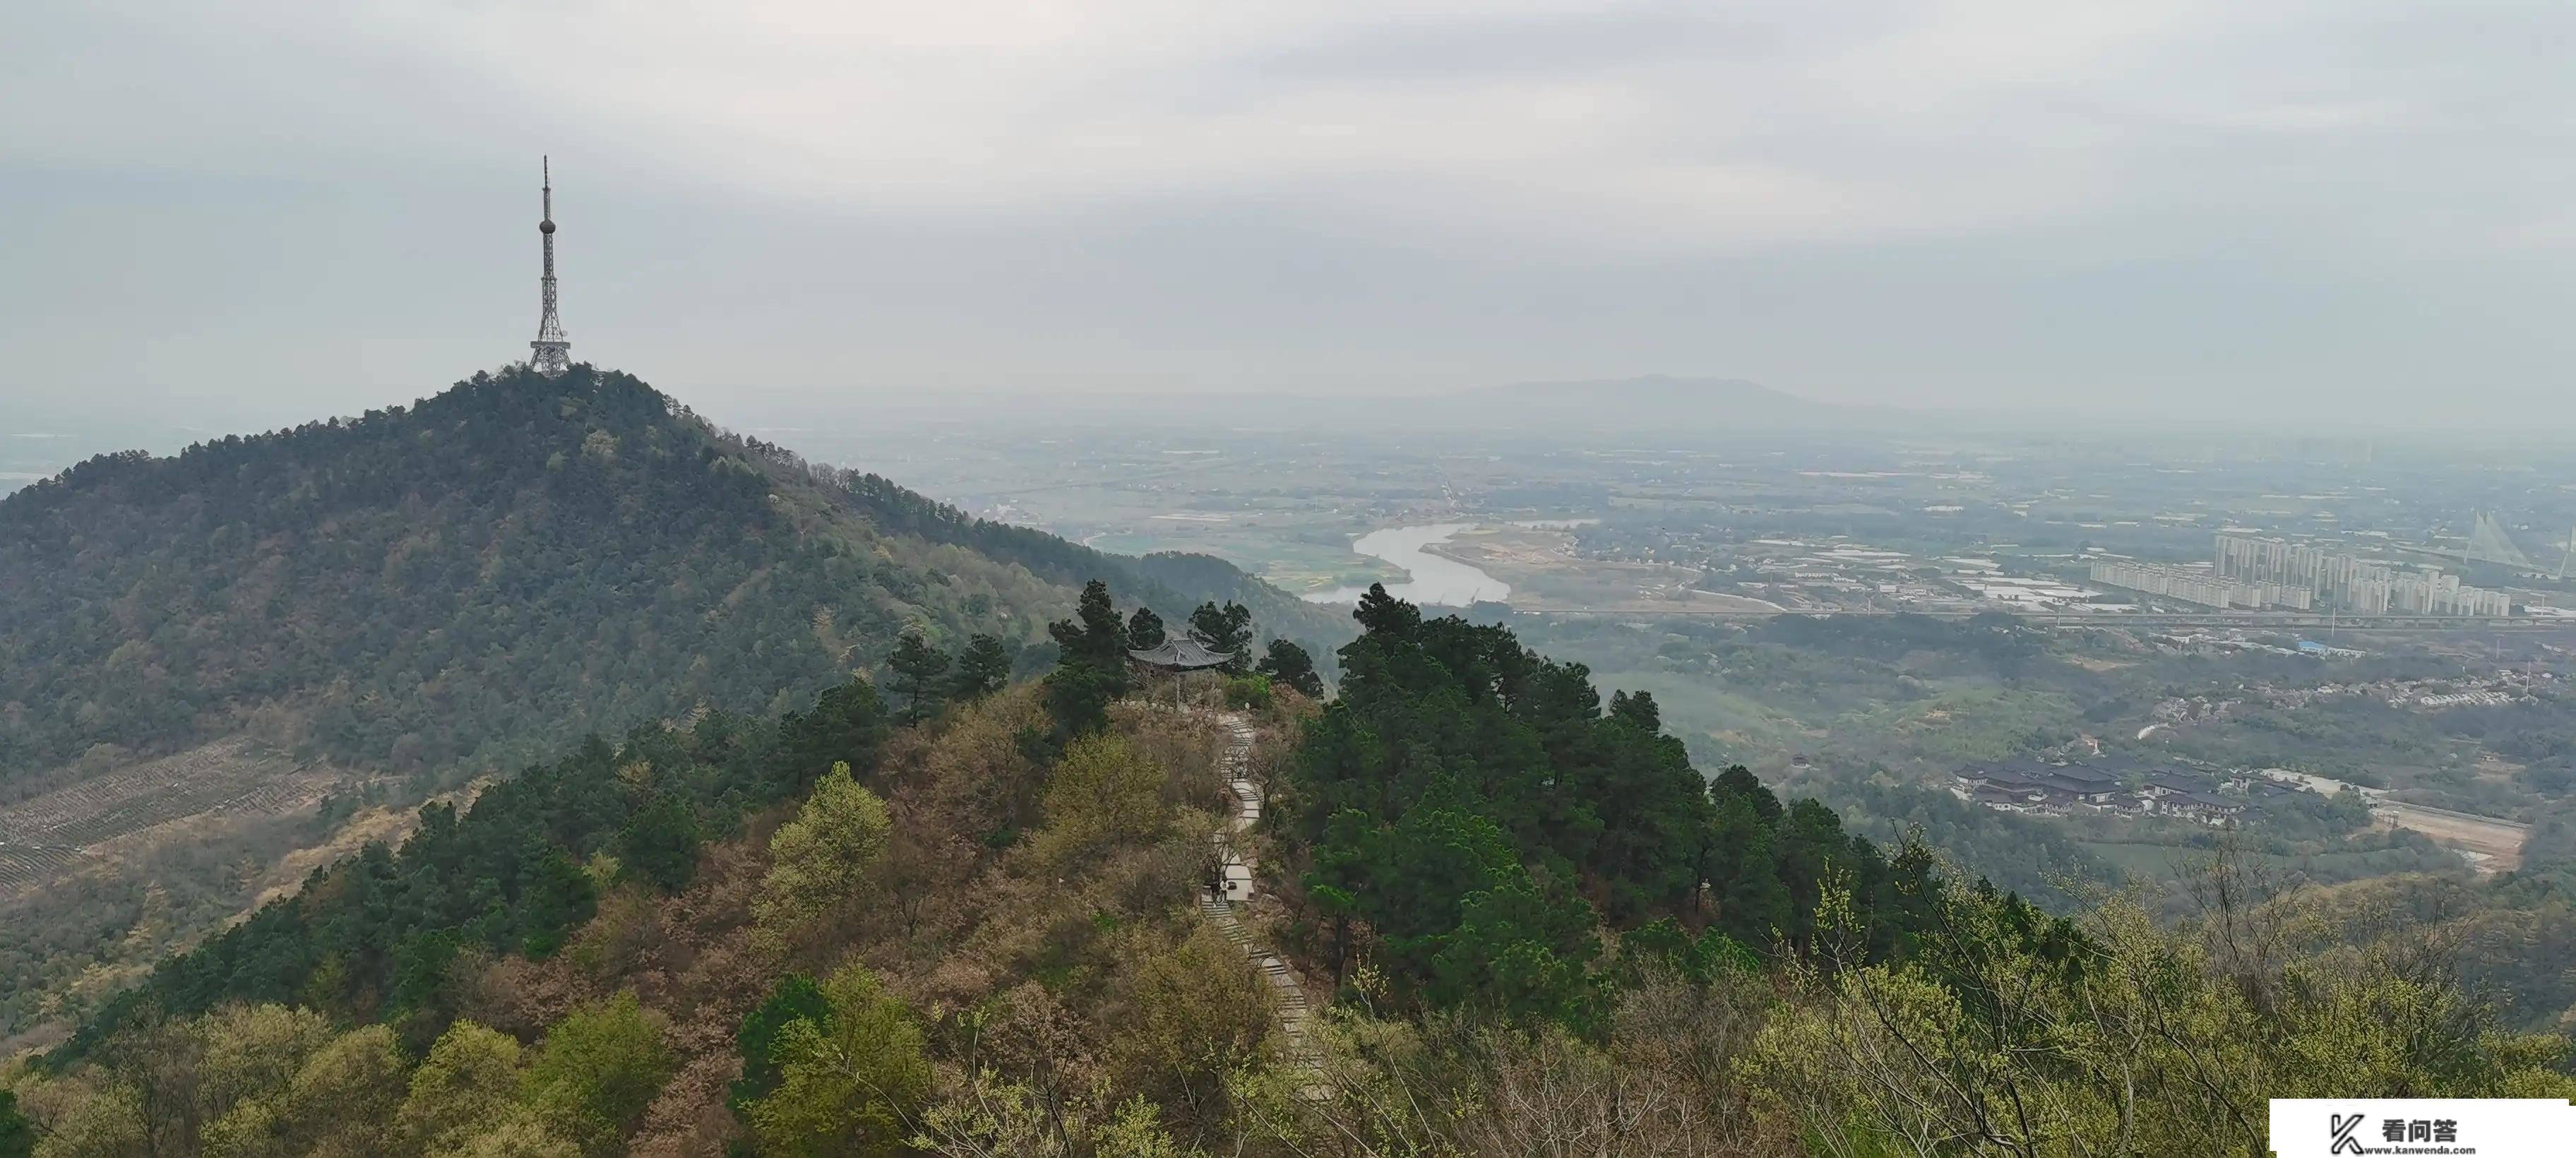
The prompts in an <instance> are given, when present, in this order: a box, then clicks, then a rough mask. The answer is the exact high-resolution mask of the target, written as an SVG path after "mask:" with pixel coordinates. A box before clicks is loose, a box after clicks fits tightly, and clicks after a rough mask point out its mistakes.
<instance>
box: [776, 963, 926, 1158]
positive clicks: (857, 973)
mask: <svg viewBox="0 0 2576 1158" xmlns="http://www.w3.org/2000/svg"><path fill="white" fill-rule="evenodd" d="M822 991H823V1000H824V1003H825V1005H826V1006H828V1008H829V1012H828V1015H827V1016H825V1017H822V1018H796V1019H793V1020H790V1021H788V1022H787V1024H786V1027H785V1029H784V1031H783V1032H782V1033H781V1034H780V1035H779V1037H778V1040H777V1042H776V1043H775V1044H774V1045H773V1046H772V1047H771V1056H772V1057H773V1058H774V1059H776V1061H777V1063H778V1066H779V1071H780V1078H779V1084H778V1087H777V1089H776V1091H775V1092H773V1093H771V1094H770V1095H769V1096H767V1097H764V1098H761V1099H760V1100H758V1101H756V1102H754V1103H752V1105H751V1109H750V1119H751V1127H752V1132H753V1134H754V1135H756V1136H757V1137H758V1138H759V1140H760V1144H761V1152H762V1153H764V1154H779V1155H817V1156H819V1155H844V1154H846V1155H891V1154H898V1153H902V1152H903V1151H904V1149H905V1144H906V1141H907V1140H908V1139H909V1137H910V1131H909V1130H908V1129H907V1128H906V1122H907V1121H908V1119H909V1118H910V1116H911V1115H912V1113H913V1111H914V1110H915V1108H916V1107H917V1106H919V1105H920V1103H921V1102H922V1100H923V1099H924V1098H925V1097H926V1096H927V1095H928V1094H929V1092H930V1063H929V1061H928V1060H926V1058H925V1057H924V1056H923V1041H922V1034H921V1027H920V1026H919V1025H918V1024H916V1023H915V1022H914V1020H913V1017H912V1011H911V1010H910V1009H908V1008H906V1007H905V1005H904V1003H903V1002H902V1001H901V1000H900V999H898V998H896V997H894V996H893V995H892V994H889V993H887V992H886V991H885V988H884V986H882V985H881V984H879V983H878V981H877V979H876V975H875V974H872V973H870V972H868V970H867V968H866V967H865V966H861V965H846V966H843V967H841V968H840V969H839V970H837V971H835V972H834V973H833V974H832V975H831V976H830V977H829V978H827V979H825V980H824V982H823V985H822Z"/></svg>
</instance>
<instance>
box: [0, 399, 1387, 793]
mask: <svg viewBox="0 0 2576 1158" xmlns="http://www.w3.org/2000/svg"><path fill="white" fill-rule="evenodd" d="M0 575H5V576H6V577H7V582H6V583H0V782H5V780H6V779H7V778H8V777H11V776H14V775H18V774H21V773H24V772H27V771H30V770H34V769H39V768H44V767H48V766H52V765H56V764H60V763H62V762H64V761H67V760H70V759H72V758H73V757H76V756H79V755H81V754H82V753H84V752H85V751H88V750H90V749H92V748H93V747H94V746H96V745H102V744H104V745H115V746H118V747H119V748H122V749H127V750H137V751H147V752H148V751H152V750H159V749H168V748H174V747H179V746H184V745H186V744H189V743H191V742H195V741H198V740H201V739H206V738H211V737H217V736H223V735H229V734H235V733H243V732H248V733H251V734H253V735H255V736H257V737H259V738H262V739H265V740H268V741H270V742H272V743H274V744H275V745H277V746H279V747H283V748H291V749H293V750H295V751H298V752H300V753H303V754H305V755H308V756H319V757H326V758H331V759H335V760H338V761H342V762H346V763H350V764H355V765H360V766H363V767H367V768H371V769H391V770H394V771H416V770H422V769H456V770H472V769H480V768H486V767H493V766H496V765H503V764H506V763H508V762H510V761H513V760H516V759H519V758H522V757H529V756H534V755H536V754H540V753H543V752H546V751H549V750H554V749H557V748H560V746H561V745H563V744H565V743H567V742H569V741H571V740H572V739H574V738H576V737H578V736H580V735H582V734H583V733H585V732H589V731H595V730H604V731H610V732H616V731H622V730H624V729H625V728H626V727H629V726H631V725H633V724H635V723H637V722H639V721H643V720H647V719H653V718H658V717H663V716H670V715H676V714H680V713H684V712H687V711H690V710H692V709H693V708H697V707H701V706H705V707H721V708H737V709H751V710H758V709H764V708H768V709H773V710H774V709H775V708H776V707H778V706H780V705H783V704H786V703H791V702H793V701H794V700H795V699H797V698H801V697H802V696H805V695H808V694H810V693H811V692H812V690H813V689H815V688H817V687H820V686H823V685H825V684H828V683H830V682H832V681H833V680H835V679H838V678H840V677H842V676H844V675H846V674H847V673H848V672H849V671H850V670H851V669H853V668H864V667H871V666H873V665H875V664H876V663H877V662H878V661H879V660H880V659H881V657H883V656H884V654H885V653H886V650H887V648H888V646H889V645H890V644H891V643H892V642H893V640H894V639H895V637H896V636H897V635H898V634H899V633H900V632H901V631H902V630H903V629H905V628H906V627H907V626H911V627H918V628H920V629H921V630H922V631H924V632H925V633H926V634H928V635H929V636H930V637H931V638H932V639H933V641H934V642H938V641H943V640H944V641H947V642H949V643H951V644H952V646H953V644H955V643H962V642H963V641H964V640H965V638H966V637H967V636H968V635H969V634H970V633H989V634H992V635H995V636H998V637H999V638H1001V639H1002V640H1003V641H1004V642H1005V643H1006V644H1007V645H1009V646H1011V647H1012V648H1014V649H1027V648H1030V647H1033V646H1038V645H1041V644H1042V641H1043V640H1044V636H1043V634H1042V632H1041V631H1040V625H1041V624H1042V623H1043V622H1044V621H1045V619H1046V618H1048V617H1049V616H1050V615H1054V614H1059V613H1061V611H1062V610H1063V609H1064V608H1065V607H1067V606H1069V605H1070V603H1071V594H1072V587H1073V586H1077V585H1078V584H1079V582H1080V581H1081V580H1082V579H1084V578H1089V577H1093V576H1099V577H1104V578H1107V579H1108V580H1109V582H1110V583H1111V585H1112V586H1113V587H1114V588H1116V589H1117V590H1118V592H1119V594H1120V595H1121V597H1124V598H1131V599H1135V600H1139V601H1142V602H1145V603H1148V604H1151V605H1153V606H1155V607H1156V608H1157V609H1158V610H1160V611H1161V612H1162V613H1164V614H1165V615H1167V616H1175V617H1177V616H1184V615H1186V614H1187V612H1188V611H1189V610H1190V609H1191V607H1192V606H1194V605H1196V604H1197V603H1199V602H1202V601H1206V600H1215V601H1218V602H1220V603H1222V602H1226V601H1240V602H1244V603H1246V604H1247V605H1249V606H1250V607H1251V608H1252V609H1253V611H1254V612H1255V614H1256V616H1257V617H1258V618H1259V620H1260V621H1261V622H1262V623H1264V624H1266V625H1269V626H1270V627H1271V628H1272V629H1274V630H1276V631H1278V632H1280V633H1282V634H1287V635H1291V636H1302V637H1304V638H1306V639H1308V640H1309V641H1310V642H1314V643H1319V644H1322V645H1324V646H1322V647H1319V648H1316V649H1315V650H1317V651H1318V652H1319V653H1327V654H1328V653H1329V650H1330V647H1331V646H1332V645H1333V644H1336V643H1338V642H1340V639H1341V638H1347V635H1348V632H1347V628H1346V626H1345V625H1343V624H1342V623H1340V622H1339V621H1338V619H1339V617H1338V616H1336V615H1333V614H1331V613H1328V612H1325V611H1322V610H1320V609H1310V608H1308V607H1306V606H1305V605H1303V604H1301V603H1299V602H1298V601H1296V600H1295V599H1293V598H1291V597H1289V596H1287V595H1285V594H1284V593H1281V592H1278V591H1277V590H1275V589H1272V588H1269V587H1267V586H1266V585H1264V584H1261V583H1259V582H1258V581H1257V580H1253V579H1251V578H1249V577H1247V576H1245V575H1243V574H1242V573H1241V572H1239V571H1236V570H1235V569H1234V568H1232V567H1231V566H1228V565H1226V564H1224V563H1222V562H1219V561H1216V560H1212V559H1203V558H1194V557H1190V558H1184V557H1172V558H1151V559H1144V560H1134V559H1123V558H1117V557H1111V556H1106V555H1103V554H1101V553H1099V552H1096V551H1091V550H1089V549H1087V548H1083V547H1080V546H1077V545H1075V544H1072V543H1068V542H1065V541H1063V540H1061V539H1058V538H1055V537H1053V536H1050V535H1046V534H1043V533H1040V532H1035V531H1028V530H1023V529H1019V528H1013V527H1007V526H1001V525H997V524H992V523H987V522H983V521H980V520H976V519H972V518H969V517H967V516H965V515H963V514H961V513H960V512H958V511H956V510H954V509H951V508H948V507H945V506H943V505H941V504H938V503H935V502H932V501H930V500H928V499H926V498H924V497H922V496H920V495H918V494H914V493H912V492H910V491H906V490H904V489H902V488H901V487H899V486H896V485H894V484H893V483H891V482H888V481H886V480H884V479H881V478H877V477H874V476H870V475H852V474H845V473H842V472H838V471H833V470H830V469H826V468H817V467H812V466H809V465H808V464H806V463H804V462H803V461H801V460H800V459H798V458H796V457H795V456H794V455H792V454H790V453H788V452H786V451H784V450H782V449H780V448H777V447H773V446H768V445H764V444H762V443H760V442H758V441H756V440H746V439H739V438H735V437H732V436H729V435H726V434H724V433H722V432H720V431H718V430H717V429H715V428H714V427H712V426H711V425H709V424H708V423H707V422H705V421H703V420H701V419H699V418H698V417H696V416H695V415H693V414H692V413H690V412H689V411H688V410H687V409H686V408H685V407H683V406H680V405H678V404H677V403H676V402H674V400H672V399H671V398H669V397H667V396H665V395H663V394H661V393H660V392H658V391H655V390H654V389H652V388H651V387H649V386H647V385H645V384H644V383H643V382H642V381H639V380H637V379H636V378H634V377H632V376H629V375H626V374H622V373H617V372H614V371H605V370H596V369H593V368H591V367H588V366H580V367H575V368H574V369H573V371H572V372H571V373H569V374H567V375H565V376H563V377H561V378H559V379H547V378H543V377H539V376H536V375H533V374H530V373H528V372H526V371H524V370H511V371H506V372H503V373H501V374H498V375H490V374H478V375H476V376H475V377H474V378H473V379H471V380H469V381H466V382H462V383H459V384H457V385H456V387H455V388H453V389H451V390H449V391H447V392H445V393H443V394H440V395H438V396H436V397H434V398H430V399H428V400H425V401H423V402H421V403H420V404H418V405H416V406H413V407H409V408H403V407H396V408H393V409H389V410H380V411H370V412H368V413H367V414H365V415H363V416H361V417H359V418H355V419H347V420H343V419H333V420H331V421H328V422H317V423H311V424H308V425H305V426H302V427H299V428H296V429H293V430H287V431H279V432H276V433H273V434H266V435H259V436H253V437H231V438H224V439H221V440H217V441H212V442H208V443H205V444H202V445H199V446H194V447H191V448H189V449H188V450H187V451H186V452H184V453H182V454H180V455H178V456H177V457H175V458H153V457H149V456H145V455H142V454H140V453H132V454H122V455H110V456H103V457H100V458H96V459H93V460H91V461H89V462H86V463H83V464H81V465H79V466H77V467H74V468H72V469H71V470H69V471H66V472H65V473H64V474H63V475H61V476H60V477H58V478H56V479H52V480H49V481H46V482H43V483H39V484H37V485H34V486H31V487H28V488H26V489H24V490H22V491H20V492H18V493H16V494H13V495H11V496H9V497H8V498H7V499H6V500H0Z"/></svg>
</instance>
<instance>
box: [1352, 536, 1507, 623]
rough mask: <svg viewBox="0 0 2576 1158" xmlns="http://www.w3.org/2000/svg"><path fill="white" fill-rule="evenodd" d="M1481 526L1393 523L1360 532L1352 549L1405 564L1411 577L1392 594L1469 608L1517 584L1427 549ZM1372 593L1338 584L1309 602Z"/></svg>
mask: <svg viewBox="0 0 2576 1158" xmlns="http://www.w3.org/2000/svg"><path fill="white" fill-rule="evenodd" d="M1475 525H1476V524H1474V523H1436V524H1433V525H1431V526H1427V527H1388V528H1386V529H1384V530H1378V531H1371V532H1369V533H1368V534H1365V535H1362V536H1360V537H1359V538H1358V539H1357V540H1354V541H1353V542H1352V543H1351V549H1352V550H1354V551H1357V552H1359V553H1360V554H1363V555H1366V556H1368V557H1370V558H1372V559H1384V560H1386V561H1387V562H1389V563H1393V564H1395V565H1396V566H1398V567H1401V568H1404V573H1405V581H1404V582H1402V583H1390V584H1387V587H1386V593H1387V594H1389V595H1392V596H1395V597H1396V598H1398V599H1402V600H1405V601H1407V602H1411V603H1416V604H1426V605H1427V604H1438V605H1440V606H1443V607H1465V606H1467V605H1468V604H1470V603H1473V602H1475V601H1477V600H1479V599H1484V600H1491V601H1493V602H1497V603H1499V602H1501V601H1502V600H1503V599H1504V598H1505V597H1507V596H1509V595H1510V594H1511V593H1512V585H1511V584H1509V583H1505V582H1503V581H1502V580H1500V579H1496V578H1494V577H1493V576H1491V575H1488V574H1485V573H1484V572H1483V571H1481V570H1479V569H1477V568H1475V567H1471V566H1468V565H1467V564H1465V563H1461V562H1459V561H1457V560H1455V559H1443V558H1441V557H1440V556H1438V555H1434V554H1432V553H1430V552H1429V551H1425V550H1423V548H1424V547H1428V546H1430V545H1431V544H1433V543H1446V542H1448V541H1449V536H1451V535H1455V534H1457V533H1458V532H1460V531H1464V530H1466V529H1468V528H1470V527H1473V526H1475ZM1367 593H1368V588H1366V587H1337V588H1334V589H1333V590H1331V591H1317V592H1314V593H1312V594H1309V595H1307V596H1306V601H1307V602H1309V603H1357V602H1359V599H1360V596H1362V595H1365V594H1367Z"/></svg>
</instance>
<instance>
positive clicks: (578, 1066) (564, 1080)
mask: <svg viewBox="0 0 2576 1158" xmlns="http://www.w3.org/2000/svg"><path fill="white" fill-rule="evenodd" d="M662 1033H663V1026H662V1021H661V1016H660V1015H659V1014H655V1013H648V1012H646V1011H645V1010H644V1008H643V1007H642V1006H640V1005H639V1004H637V1003H636V1000H635V995H634V994H633V993H632V992H626V993H620V994H618V995H617V996H615V997H612V998H610V999H608V1000H606V1001H603V1002H599V1003H597V1004H594V1005H587V1006H583V1007H581V1008H578V1009H575V1010H573V1011H572V1012H571V1013H568V1014H566V1015H564V1019H563V1020H562V1021H558V1022H556V1023H555V1024H554V1027H553V1028H551V1029H549V1030H547V1031H546V1040H545V1043H544V1044H543V1045H542V1046H540V1047H539V1049H538V1051H537V1056H536V1057H535V1058H534V1059H533V1060H531V1061H530V1062H529V1064H528V1069H527V1072H526V1074H525V1075H524V1076H523V1077H522V1078H521V1095H520V1096H521V1098H522V1099H523V1100H524V1101H526V1102H527V1104H528V1105H529V1107H530V1108H531V1109H533V1110H534V1111H535V1112H536V1114H537V1116H538V1117H539V1118H540V1119H541V1120H543V1121H544V1122H545V1123H546V1124H547V1125H548V1126H550V1127H551V1128H553V1130H554V1131H555V1132H556V1133H557V1134H559V1135H561V1136H562V1137H564V1138H566V1139H569V1140H571V1141H572V1142H573V1143H574V1144H575V1145H577V1146H579V1147H580V1148H581V1150H582V1152H583V1153H584V1154H592V1155H600V1154H608V1153H612V1152H614V1151H615V1150H616V1149H617V1145H618V1142H619V1140H620V1139H622V1138H623V1137H625V1134H626V1131H627V1130H628V1129H629V1128H630V1127H632V1126H633V1125H634V1123H635V1121H636V1119H638V1118H640V1117H642V1116H643V1114H644V1108H645V1107H646V1106H649V1105H651V1104H652V1102H653V1096H654V1095H655V1094H658V1093H660V1092H661V1090H662V1083H663V1082H665V1081H667V1080H669V1078H670V1076H671V1071H672V1069H673V1066H674V1061H673V1059H672V1056H671V1051H670V1048H669V1047H668V1046H667V1045H665V1044H664V1043H663V1041H662Z"/></svg>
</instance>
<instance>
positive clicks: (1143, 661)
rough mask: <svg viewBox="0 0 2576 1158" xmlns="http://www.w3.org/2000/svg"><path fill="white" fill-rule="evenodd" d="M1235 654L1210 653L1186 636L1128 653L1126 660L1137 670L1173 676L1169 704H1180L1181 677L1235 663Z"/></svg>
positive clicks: (1225, 652)
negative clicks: (1166, 673)
mask: <svg viewBox="0 0 2576 1158" xmlns="http://www.w3.org/2000/svg"><path fill="white" fill-rule="evenodd" d="M1234 656H1235V653H1233V652H1230V651H1211V650H1209V649H1208V646H1207V645H1206V644H1204V643H1200V642H1199V641H1198V640H1197V639H1195V638H1192V637H1190V636H1187V635H1182V636H1177V637H1174V638H1171V639H1166V640H1164V641H1163V644H1162V646H1160V647H1149V648H1145V649H1143V650H1133V649H1131V650H1129V651H1128V653H1127V658H1128V659H1129V660H1130V661H1132V662H1134V663H1135V664H1136V665H1137V666H1139V667H1144V668H1150V669H1152V670H1154V671H1162V672H1169V673H1171V676H1172V702H1173V703H1174V704H1178V703H1180V702H1181V685H1182V680H1183V677H1186V676H1187V675H1188V674H1189V673H1191V672H1194V671H1206V670H1208V669H1210V668H1217V667H1223V666H1225V665H1226V664H1229V663H1232V662H1234Z"/></svg>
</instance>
